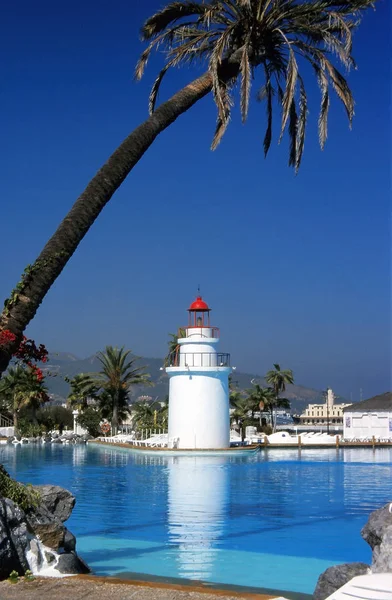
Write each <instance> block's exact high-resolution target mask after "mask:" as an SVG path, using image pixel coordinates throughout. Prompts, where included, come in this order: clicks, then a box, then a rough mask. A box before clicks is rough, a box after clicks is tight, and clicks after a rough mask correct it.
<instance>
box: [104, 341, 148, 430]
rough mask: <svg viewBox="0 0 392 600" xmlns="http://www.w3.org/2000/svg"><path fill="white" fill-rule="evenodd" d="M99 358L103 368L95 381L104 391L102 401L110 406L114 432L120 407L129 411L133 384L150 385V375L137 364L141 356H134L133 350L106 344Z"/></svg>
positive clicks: (116, 427)
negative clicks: (130, 392)
mask: <svg viewBox="0 0 392 600" xmlns="http://www.w3.org/2000/svg"><path fill="white" fill-rule="evenodd" d="M98 360H99V362H100V363H101V365H102V370H101V371H100V372H99V373H97V375H96V376H95V378H94V380H93V382H94V384H95V385H96V386H97V387H98V388H100V389H101V390H102V391H103V397H102V398H101V401H102V402H103V404H104V405H105V406H108V404H109V406H110V418H111V423H112V429H113V433H117V429H118V424H119V411H120V409H122V410H125V411H126V412H127V411H128V400H129V391H130V387H131V386H132V385H140V384H144V385H149V384H150V383H151V382H150V376H149V375H148V374H147V373H146V372H145V367H144V366H137V365H136V363H137V361H138V360H139V357H137V356H132V355H131V350H124V348H120V349H118V348H113V346H106V349H105V352H99V354H98Z"/></svg>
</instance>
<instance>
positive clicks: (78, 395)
mask: <svg viewBox="0 0 392 600" xmlns="http://www.w3.org/2000/svg"><path fill="white" fill-rule="evenodd" d="M65 380H66V381H67V383H69V385H70V386H71V390H70V392H69V394H68V397H67V404H68V406H69V407H70V408H73V409H75V408H76V409H77V410H79V411H83V410H85V409H86V408H87V406H88V400H89V399H96V398H97V393H98V388H97V386H96V385H95V384H94V382H93V380H92V378H91V374H89V373H79V374H78V375H75V377H74V378H73V379H69V378H67V377H66V378H65Z"/></svg>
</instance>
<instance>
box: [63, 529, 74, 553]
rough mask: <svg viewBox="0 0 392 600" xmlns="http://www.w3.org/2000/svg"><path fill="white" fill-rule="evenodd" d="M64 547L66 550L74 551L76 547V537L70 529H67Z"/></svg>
mask: <svg viewBox="0 0 392 600" xmlns="http://www.w3.org/2000/svg"><path fill="white" fill-rule="evenodd" d="M63 548H64V551H65V552H73V551H74V550H75V548H76V537H75V536H74V534H73V533H71V532H70V531H69V529H67V528H66V529H65V533H64V541H63Z"/></svg>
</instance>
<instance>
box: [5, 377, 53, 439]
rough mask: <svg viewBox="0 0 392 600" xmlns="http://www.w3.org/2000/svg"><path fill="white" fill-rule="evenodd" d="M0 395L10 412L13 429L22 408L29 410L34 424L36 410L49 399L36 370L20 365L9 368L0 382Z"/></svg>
mask: <svg viewBox="0 0 392 600" xmlns="http://www.w3.org/2000/svg"><path fill="white" fill-rule="evenodd" d="M0 396H1V397H2V398H3V401H4V402H5V403H6V404H7V406H8V409H9V410H10V412H12V416H13V421H14V427H15V431H17V430H18V420H19V414H20V411H21V410H22V409H25V408H26V409H29V410H30V411H31V419H32V422H33V423H34V424H35V425H36V424H37V423H38V421H37V416H36V413H37V410H38V409H39V408H41V406H42V405H43V404H44V403H45V402H47V401H48V400H49V396H48V393H47V388H46V387H45V385H44V383H43V381H42V380H40V379H38V378H37V375H36V372H35V371H34V370H33V369H31V368H28V369H24V368H23V367H21V366H17V367H16V368H10V369H9V371H8V373H7V374H6V376H5V377H3V379H2V380H1V382H0Z"/></svg>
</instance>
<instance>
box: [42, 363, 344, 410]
mask: <svg viewBox="0 0 392 600" xmlns="http://www.w3.org/2000/svg"><path fill="white" fill-rule="evenodd" d="M138 364H140V365H144V366H145V367H146V371H147V373H149V374H150V376H151V381H152V382H153V384H154V385H153V386H151V387H150V386H145V385H144V386H135V387H133V388H132V394H131V402H135V401H136V400H137V399H138V398H139V397H140V396H149V397H151V398H152V399H154V400H155V399H156V400H163V399H164V398H165V397H166V396H167V395H168V393H169V379H168V377H167V375H166V373H165V371H163V370H161V367H162V366H163V359H162V358H141V359H140V361H139V363H138ZM100 368H101V363H100V362H99V360H98V358H97V355H96V354H93V355H92V356H90V357H88V358H79V357H77V356H75V355H74V354H71V353H68V352H50V353H49V361H48V363H46V365H45V366H43V370H44V371H45V374H46V375H49V376H48V377H47V378H46V385H47V387H48V390H49V394H50V395H51V398H52V400H53V401H54V402H56V403H63V402H65V400H66V398H67V396H68V393H69V384H68V383H67V382H66V381H65V377H69V378H72V377H74V376H75V375H77V374H79V373H96V372H98V371H99V370H100ZM232 379H233V382H234V383H235V385H236V387H237V388H238V389H240V390H244V389H247V388H251V387H252V380H256V381H257V383H260V384H261V385H265V381H264V380H263V378H262V377H261V376H260V375H258V374H257V373H242V372H240V371H234V372H233V376H232ZM284 396H285V397H286V398H288V399H289V400H290V402H291V412H292V414H300V413H302V412H303V411H304V409H305V408H306V407H307V405H308V404H309V403H318V402H324V400H323V392H322V391H320V390H314V389H312V388H307V387H305V386H302V385H289V386H287V389H286V392H285V394H284ZM338 401H344V399H342V398H339V400H338Z"/></svg>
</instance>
